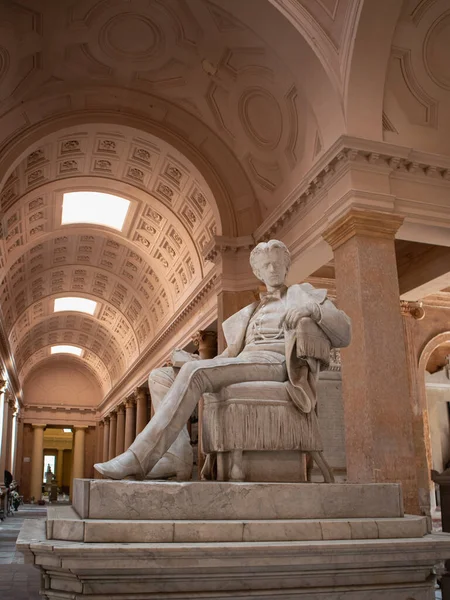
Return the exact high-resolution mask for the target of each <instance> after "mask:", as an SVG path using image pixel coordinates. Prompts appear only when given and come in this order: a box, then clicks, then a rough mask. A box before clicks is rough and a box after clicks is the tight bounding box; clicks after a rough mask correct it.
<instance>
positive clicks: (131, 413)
mask: <svg viewBox="0 0 450 600" xmlns="http://www.w3.org/2000/svg"><path fill="white" fill-rule="evenodd" d="M135 433H136V403H135V401H134V396H133V395H131V396H128V398H127V399H126V402H125V443H124V448H125V450H128V448H129V447H130V446H131V444H132V443H133V441H134V437H135Z"/></svg>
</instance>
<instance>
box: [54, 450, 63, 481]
mask: <svg viewBox="0 0 450 600" xmlns="http://www.w3.org/2000/svg"><path fill="white" fill-rule="evenodd" d="M63 465H64V450H58V456H57V457H56V473H55V477H56V483H57V484H58V486H59V487H61V486H62V483H63V481H62V479H63Z"/></svg>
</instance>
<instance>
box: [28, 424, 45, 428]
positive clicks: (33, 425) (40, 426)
mask: <svg viewBox="0 0 450 600" xmlns="http://www.w3.org/2000/svg"><path fill="white" fill-rule="evenodd" d="M31 427H32V428H33V429H45V428H46V427H47V424H45V425H43V424H42V423H31Z"/></svg>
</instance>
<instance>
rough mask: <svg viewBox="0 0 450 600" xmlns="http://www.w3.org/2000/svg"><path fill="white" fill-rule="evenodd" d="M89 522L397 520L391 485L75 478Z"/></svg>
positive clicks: (397, 494)
mask: <svg viewBox="0 0 450 600" xmlns="http://www.w3.org/2000/svg"><path fill="white" fill-rule="evenodd" d="M73 506H74V508H75V510H76V511H77V513H78V514H79V515H80V517H82V518H89V519H122V520H123V519H126V520H128V519H130V520H146V519H156V520H161V519H163V520H164V519H176V520H184V519H188V520H209V519H219V520H226V519H327V518H328V519H343V518H344V519H345V518H349V517H353V518H372V517H373V518H375V517H379V518H383V517H384V518H389V517H402V516H403V506H402V496H401V488H400V486H399V485H397V484H368V485H363V484H343V483H338V484H327V485H324V484H320V483H310V484H302V483H235V482H219V481H211V482H209V481H201V482H200V481H188V482H165V481H126V480H124V481H111V480H95V479H77V480H75V481H74V494H73Z"/></svg>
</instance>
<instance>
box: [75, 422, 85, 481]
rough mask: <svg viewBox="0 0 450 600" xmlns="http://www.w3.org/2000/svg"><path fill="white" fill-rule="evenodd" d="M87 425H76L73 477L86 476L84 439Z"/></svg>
mask: <svg viewBox="0 0 450 600" xmlns="http://www.w3.org/2000/svg"><path fill="white" fill-rule="evenodd" d="M86 429H87V427H74V434H73V469H72V479H82V478H83V477H84V440H85V433H86Z"/></svg>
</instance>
